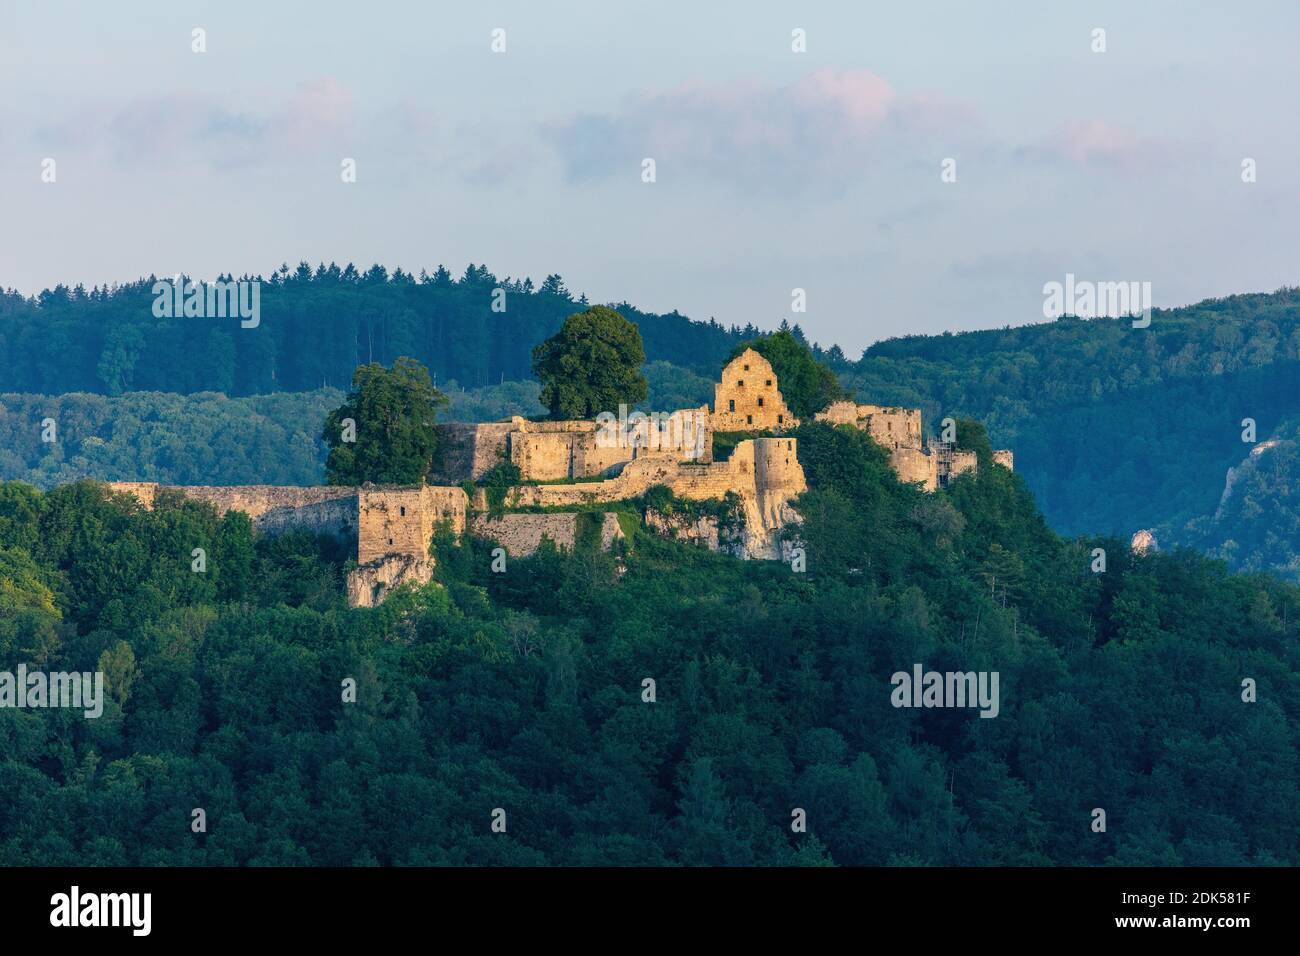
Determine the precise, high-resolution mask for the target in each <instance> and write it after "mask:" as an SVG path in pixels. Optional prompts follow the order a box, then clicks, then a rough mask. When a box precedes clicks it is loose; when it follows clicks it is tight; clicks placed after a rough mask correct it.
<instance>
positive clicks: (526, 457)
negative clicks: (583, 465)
mask: <svg viewBox="0 0 1300 956" xmlns="http://www.w3.org/2000/svg"><path fill="white" fill-rule="evenodd" d="M583 437H584V435H583V433H581V432H575V431H555V432H524V431H516V432H511V433H510V460H511V461H512V462H513V463H514V464H515V465H516V466H518V468H519V474H520V476H521V477H523V478H525V479H526V480H528V481H556V480H560V479H564V478H572V477H573V476H574V475H573V450H574V446H575V445H576V444H578V443H579V442H580V441H581V439H582V438H583Z"/></svg>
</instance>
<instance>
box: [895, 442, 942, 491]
mask: <svg viewBox="0 0 1300 956" xmlns="http://www.w3.org/2000/svg"><path fill="white" fill-rule="evenodd" d="M889 466H890V467H891V468H893V469H894V474H896V475H897V476H898V480H899V481H902V482H907V483H909V484H919V485H920V486H921V488H922V490H924V491H934V489H935V488H937V487H938V486H939V474H938V461H937V459H936V458H935V456H934V455H932V454H930V453H929V452H928V451H926V450H925V449H923V448H897V449H894V450H893V451H891V452H890V453H889Z"/></svg>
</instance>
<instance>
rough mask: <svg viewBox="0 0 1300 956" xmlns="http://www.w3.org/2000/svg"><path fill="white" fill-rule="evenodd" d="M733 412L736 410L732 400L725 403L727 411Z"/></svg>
mask: <svg viewBox="0 0 1300 956" xmlns="http://www.w3.org/2000/svg"><path fill="white" fill-rule="evenodd" d="M735 410H736V400H735V399H734V398H733V399H732V400H731V401H729V402H727V411H729V412H734V411H735Z"/></svg>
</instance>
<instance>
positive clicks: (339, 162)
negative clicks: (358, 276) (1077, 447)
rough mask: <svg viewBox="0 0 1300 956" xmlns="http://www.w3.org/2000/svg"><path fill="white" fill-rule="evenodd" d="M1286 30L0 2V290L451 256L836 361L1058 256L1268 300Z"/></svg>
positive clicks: (1194, 21)
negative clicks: (350, 175) (197, 34)
mask: <svg viewBox="0 0 1300 956" xmlns="http://www.w3.org/2000/svg"><path fill="white" fill-rule="evenodd" d="M195 29H201V30H202V31H204V33H203V38H204V40H205V45H206V49H205V51H204V52H195V51H194V49H193V47H194V44H195V41H194V33H193V31H194V30H195ZM494 30H503V31H504V46H505V49H504V52H495V51H494V50H493V48H492V47H493V31H494ZM796 30H798V31H802V36H803V38H804V40H803V46H804V50H803V51H802V52H796V50H795V49H794V48H793V47H794V46H796V45H797V43H796V40H795V34H794V31H796ZM1097 30H1104V45H1105V49H1104V52H1099V51H1098V50H1096V49H1095V48H1096V47H1097V46H1098V45H1099V44H1098V34H1097V33H1096V31H1097ZM499 37H500V34H498V46H499V45H500V43H499ZM1298 37H1300V4H1296V3H1294V2H1291V0H1280V2H1256V0H1240V2H1233V3H1200V2H1186V0H1184V2H1160V0H1146V2H1142V3H1133V2H1131V0H1128V2H1121V3H1109V2H1091V3H1086V4H1085V3H1067V2H1060V3H1056V2H1054V3H1044V2H1042V0H1034V2H999V0H989V2H985V3H969V2H956V0H953V2H925V0H917V2H908V3H884V2H865V0H858V2H846V3H835V2H819V3H815V4H813V3H807V2H804V3H766V2H754V0H749V2H743V3H742V2H711V3H707V4H705V3H700V2H698V0H696V2H689V3H686V2H682V3H678V2H668V0H657V2H655V3H648V4H646V3H622V2H611V0H604V2H591V3H588V2H577V0H556V2H550V3H545V4H543V3H537V2H534V0H528V2H510V3H492V2H474V3H469V2H458V3H445V2H429V0H426V2H383V0H372V2H369V3H352V2H348V3H343V2H333V0H315V2H310V3H307V2H301V3H300V2H277V3H274V4H271V3H265V2H243V0H224V2H220V3H203V2H184V0H167V2H156V0H137V2H132V3H129V4H127V3H118V4H105V3H100V2H90V0H86V2H81V3H69V2H60V0H40V2H28V0H0V287H7V288H15V289H18V290H19V291H20V292H23V293H24V294H29V295H30V294H34V293H36V292H38V291H40V290H41V289H42V288H45V287H49V286H53V285H55V284H57V283H60V282H62V283H65V284H68V285H75V284H76V283H78V282H80V283H83V284H85V285H87V286H91V285H95V284H103V283H111V282H123V281H130V280H133V279H136V278H139V277H141V276H145V275H149V274H157V275H171V274H174V273H176V272H184V273H186V274H188V275H194V276H208V277H211V276H215V275H217V274H220V273H225V272H230V273H234V274H235V275H240V274H244V273H261V274H267V273H269V272H270V271H271V270H273V269H275V268H276V267H278V266H279V265H280V263H282V262H288V263H289V264H290V265H294V264H296V263H297V262H298V261H300V260H306V261H308V262H310V263H312V264H313V265H315V264H316V263H318V262H321V261H324V262H330V261H334V262H338V263H339V264H340V265H342V264H345V263H347V262H353V263H355V264H357V265H358V266H362V267H364V266H369V265H370V264H372V263H375V262H378V263H381V264H383V265H385V266H387V267H388V268H389V269H393V268H395V267H399V266H400V267H402V268H404V269H406V270H408V271H414V272H417V273H418V272H419V271H420V270H421V269H428V270H429V271H430V272H432V271H433V269H434V268H436V266H437V265H439V264H444V265H446V266H447V267H448V268H449V269H451V270H452V271H453V273H457V274H459V273H460V272H462V271H463V270H464V268H465V266H466V265H467V264H468V263H471V262H472V263H481V264H486V265H487V266H488V267H489V268H490V269H491V270H492V271H493V273H495V274H496V275H498V276H501V277H506V276H510V277H524V276H530V277H532V278H533V279H534V281H535V282H536V281H540V280H541V279H542V278H543V277H544V276H546V275H547V274H550V273H559V274H560V275H562V276H563V277H564V279H565V282H566V284H567V286H568V287H569V288H570V289H571V290H573V291H574V292H575V294H576V293H585V294H586V295H587V296H588V297H589V298H590V299H591V300H592V301H594V302H605V301H622V300H627V301H629V302H631V303H633V304H635V305H636V306H638V307H639V308H641V309H645V310H650V311H659V312H667V311H671V310H673V309H677V310H679V311H680V312H682V313H683V314H685V315H688V316H690V317H692V318H696V319H708V318H710V317H712V318H715V319H717V320H718V321H719V322H722V323H724V324H728V325H730V324H741V325H743V324H745V323H746V322H753V323H754V324H755V325H758V326H760V327H774V326H775V325H777V324H778V323H779V322H780V321H781V320H782V319H788V320H789V321H791V322H792V323H793V322H798V323H799V324H800V325H801V326H802V327H803V328H804V330H805V331H806V333H807V334H808V336H809V338H810V339H813V340H815V341H818V342H820V343H821V344H823V345H826V346H829V345H830V344H831V343H838V344H840V345H841V346H842V347H843V348H844V349H845V351H846V352H847V353H848V354H849V355H850V356H856V354H857V353H858V352H860V351H861V349H863V348H864V347H866V346H867V345H869V344H870V343H872V342H874V341H877V340H880V339H883V338H888V337H891V336H897V335H906V334H916V333H926V334H933V333H938V332H942V331H962V330H968V329H978V328H993V327H1002V326H1006V325H1021V324H1025V323H1029V322H1042V321H1044V316H1043V305H1044V298H1045V297H1044V285H1045V284H1046V283H1050V282H1064V281H1065V277H1066V275H1067V274H1073V275H1074V276H1076V277H1077V279H1081V280H1091V281H1098V282H1101V281H1107V282H1113V281H1124V282H1150V283H1151V290H1152V299H1153V301H1154V305H1155V306H1156V307H1171V306H1177V305H1183V304H1187V303H1190V302H1195V301H1198V300H1200V299H1204V298H1207V297H1212V296H1221V295H1230V294H1233V293H1237V292H1256V291H1272V290H1274V289H1276V288H1278V287H1280V286H1284V285H1296V284H1300V261H1298V260H1297V258H1296V252H1297V250H1298V249H1300V242H1298V241H1297V240H1298V239H1300V217H1297V215H1296V210H1297V208H1300V204H1298V203H1297V200H1300V57H1297V56H1296V53H1295V42H1296V39H1297V38H1298ZM51 159H52V160H54V164H53V167H52V169H53V181H52V182H50V181H46V180H47V179H49V178H50V169H51V167H50V166H49V164H48V163H47V162H46V161H47V160H51ZM349 159H350V160H353V161H354V162H355V169H356V176H355V182H344V176H343V175H342V172H343V163H344V161H345V160H349ZM646 159H653V160H654V181H653V182H646V181H644V178H645V177H644V172H643V171H644V168H645V166H644V161H645V160H646ZM948 160H952V161H953V162H952V163H948V164H947V165H946V166H945V163H946V161H948ZM1246 160H1253V166H1254V180H1255V181H1253V182H1243V162H1244V161H1246ZM945 168H946V169H948V171H949V175H948V176H947V177H945V176H944V171H945ZM953 170H955V180H954V181H945V179H948V180H953V179H954V177H953V176H952V175H951V172H952V171H953ZM796 289H801V290H803V301H804V307H805V311H799V312H796V311H793V309H794V308H795V306H796V297H795V294H794V290H796Z"/></svg>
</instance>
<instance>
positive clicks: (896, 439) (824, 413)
mask: <svg viewBox="0 0 1300 956" xmlns="http://www.w3.org/2000/svg"><path fill="white" fill-rule="evenodd" d="M814 418H815V419H816V420H817V421H820V422H829V423H830V424H832V425H853V426H854V427H855V428H860V429H862V430H863V431H865V432H867V433H868V434H870V435H871V438H872V440H873V441H875V443H876V444H877V445H880V446H881V447H882V448H885V449H888V450H890V451H893V450H895V449H898V448H915V449H920V448H921V447H922V440H921V410H920V409H919V408H903V407H901V406H898V405H857V404H855V403H853V402H832V403H831V404H830V405H828V406H826V408H824V409H822V410H821V411H820V412H818V413H817V414H816V415H815V416H814Z"/></svg>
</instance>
